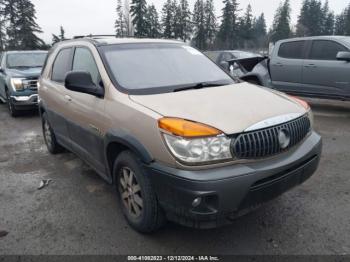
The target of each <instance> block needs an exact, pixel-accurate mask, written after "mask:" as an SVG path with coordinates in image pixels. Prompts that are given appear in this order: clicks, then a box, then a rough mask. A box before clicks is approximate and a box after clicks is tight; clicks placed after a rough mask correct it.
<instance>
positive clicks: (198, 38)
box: [192, 0, 206, 50]
mask: <svg viewBox="0 0 350 262" xmlns="http://www.w3.org/2000/svg"><path fill="white" fill-rule="evenodd" d="M205 22H206V21H205V6H204V1H203V0H197V1H196V2H195V4H194V10H193V25H194V36H193V39H192V42H193V45H194V46H195V47H197V48H198V49H201V50H205V49H206V32H205V26H206V24H205Z"/></svg>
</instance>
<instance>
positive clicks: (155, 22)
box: [146, 4, 161, 38]
mask: <svg viewBox="0 0 350 262" xmlns="http://www.w3.org/2000/svg"><path fill="white" fill-rule="evenodd" d="M146 23H147V29H148V35H147V36H148V37H150V38H159V37H160V36H161V26H160V23H159V16H158V12H157V9H156V7H155V6H154V5H153V4H152V5H150V6H148V8H147V16H146Z"/></svg>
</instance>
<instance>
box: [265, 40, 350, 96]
mask: <svg viewBox="0 0 350 262" xmlns="http://www.w3.org/2000/svg"><path fill="white" fill-rule="evenodd" d="M269 69H270V75H271V80H272V86H273V88H274V89H278V90H281V91H284V92H286V93H290V94H295V95H302V96H311V97H319V98H330V99H340V100H350V37H345V36H318V37H306V38H294V39H288V40H282V41H279V42H277V43H276V45H275V47H274V50H273V52H272V54H271V57H270V61H269Z"/></svg>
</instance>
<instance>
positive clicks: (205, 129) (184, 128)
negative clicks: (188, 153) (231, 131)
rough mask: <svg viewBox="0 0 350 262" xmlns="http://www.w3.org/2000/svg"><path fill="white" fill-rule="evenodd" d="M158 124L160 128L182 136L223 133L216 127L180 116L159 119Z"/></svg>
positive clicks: (203, 135) (204, 135) (206, 135)
mask: <svg viewBox="0 0 350 262" xmlns="http://www.w3.org/2000/svg"><path fill="white" fill-rule="evenodd" d="M158 126H159V128H160V129H163V130H165V131H168V132H170V133H172V134H174V135H177V136H182V137H208V136H217V135H220V134H222V132H221V131H220V130H218V129H216V128H213V127H210V126H207V125H204V124H200V123H196V122H192V121H188V120H183V119H179V118H162V119H159V120H158Z"/></svg>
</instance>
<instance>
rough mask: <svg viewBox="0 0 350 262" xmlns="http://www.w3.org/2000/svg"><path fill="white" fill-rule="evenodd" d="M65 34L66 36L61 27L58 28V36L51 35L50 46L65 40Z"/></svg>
mask: <svg viewBox="0 0 350 262" xmlns="http://www.w3.org/2000/svg"><path fill="white" fill-rule="evenodd" d="M65 34H66V32H65V31H64V28H63V26H60V33H59V35H55V34H52V45H54V44H56V43H58V42H61V41H64V40H66V36H65Z"/></svg>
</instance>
